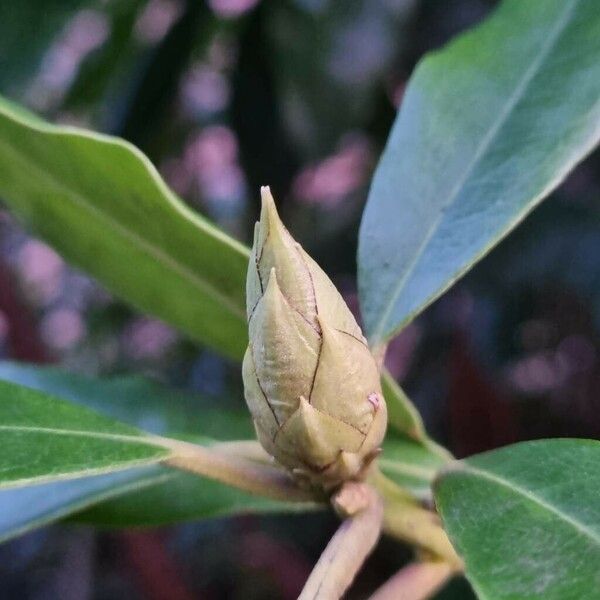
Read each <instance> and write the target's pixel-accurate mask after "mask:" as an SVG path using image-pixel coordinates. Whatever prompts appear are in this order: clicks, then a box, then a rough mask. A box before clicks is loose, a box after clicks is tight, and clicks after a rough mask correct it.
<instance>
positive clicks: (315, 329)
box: [243, 188, 387, 489]
mask: <svg viewBox="0 0 600 600" xmlns="http://www.w3.org/2000/svg"><path fill="white" fill-rule="evenodd" d="M261 192H262V211H261V215H260V222H259V223H257V224H256V226H255V230H254V244H253V247H252V255H251V258H250V263H249V266H248V278H247V284H246V295H247V297H246V301H247V311H248V326H249V337H250V343H249V345H248V349H247V351H246V355H245V357H244V364H243V377H244V388H245V397H246V402H247V403H248V407H249V409H250V412H251V413H252V417H253V420H254V424H255V427H256V432H257V435H258V438H259V440H260V442H261V444H262V446H263V447H264V448H265V450H266V451H267V452H268V453H269V454H271V455H272V456H273V457H274V458H275V459H276V460H277V462H279V463H280V464H281V465H282V466H284V467H286V468H287V469H289V470H290V471H291V472H292V474H293V475H294V476H295V477H296V478H297V479H298V480H299V481H300V482H303V483H307V484H309V485H313V486H320V487H324V488H326V489H331V488H333V487H336V486H337V485H339V484H340V483H342V482H343V481H345V480H348V479H360V478H361V477H363V476H364V474H365V471H366V467H367V466H368V465H369V464H370V462H371V461H372V460H373V458H374V457H375V456H376V455H377V453H378V452H379V446H380V444H381V442H382V440H383V437H384V435H385V428H386V424H387V411H386V406H385V401H384V399H383V394H382V392H381V386H380V381H379V371H378V369H377V365H376V363H375V360H374V358H373V356H372V355H371V352H370V350H369V347H368V345H367V342H366V340H365V338H364V337H363V335H362V332H361V330H360V327H359V326H358V324H357V323H356V320H355V319H354V316H353V315H352V313H351V312H350V310H349V309H348V307H347V306H346V303H345V302H344V300H343V298H342V297H341V295H340V293H339V292H338V291H337V289H336V288H335V286H334V285H333V283H332V282H331V280H330V279H329V277H327V275H326V274H325V273H324V272H323V270H322V269H321V268H320V267H319V266H318V265H317V263H316V262H315V261H314V260H312V258H311V257H310V256H309V255H308V254H307V253H306V252H305V251H304V250H303V249H302V247H301V246H300V245H299V244H298V243H297V242H296V241H295V240H294V239H293V238H292V236H291V235H290V233H289V232H288V231H287V229H286V228H285V227H284V226H283V224H282V222H281V220H280V219H279V216H278V214H277V210H276V209H275V204H274V202H273V198H272V196H271V193H270V191H269V188H262V190H261Z"/></svg>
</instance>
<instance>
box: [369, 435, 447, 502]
mask: <svg viewBox="0 0 600 600" xmlns="http://www.w3.org/2000/svg"><path fill="white" fill-rule="evenodd" d="M443 452H444V451H443V450H442V449H440V451H436V449H435V447H433V448H432V447H429V446H426V445H423V444H422V443H419V442H415V441H414V440H410V439H408V438H406V437H402V436H399V435H397V434H396V433H394V432H393V431H391V432H389V433H388V435H387V436H386V438H385V441H384V443H383V454H382V455H381V457H380V458H379V466H380V468H381V470H382V471H383V472H384V473H385V475H387V476H388V477H389V478H390V479H391V480H392V481H394V482H395V483H396V484H398V485H399V486H400V487H402V488H404V489H406V490H408V491H409V492H410V493H411V494H413V495H414V496H415V497H417V498H418V499H420V500H431V484H432V483H433V480H434V479H435V476H436V475H437V474H438V473H439V471H440V470H441V469H442V468H443V467H444V466H445V465H447V464H448V461H449V460H450V459H449V458H448V457H447V456H445V455H444V454H443Z"/></svg>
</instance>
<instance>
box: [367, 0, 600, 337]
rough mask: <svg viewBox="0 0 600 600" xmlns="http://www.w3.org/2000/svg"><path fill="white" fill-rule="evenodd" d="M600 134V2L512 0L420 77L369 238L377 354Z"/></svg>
mask: <svg viewBox="0 0 600 600" xmlns="http://www.w3.org/2000/svg"><path fill="white" fill-rule="evenodd" d="M599 137H600V10H599V9H598V3H597V2H596V0H530V1H528V2H523V1H522V0H505V1H504V2H503V3H502V4H501V5H500V7H499V8H498V9H497V10H496V11H495V12H494V14H493V15H492V16H491V17H490V18H489V19H488V20H487V21H486V22H484V23H483V24H482V25H481V26H479V27H477V28H476V29H474V30H473V31H471V32H469V33H467V34H465V35H463V36H461V37H459V38H458V39H457V40H455V41H454V42H452V43H450V44H449V45H448V46H447V47H446V48H444V49H443V50H441V51H439V52H435V53H433V54H431V55H429V56H428V57H426V58H425V59H424V60H423V61H422V62H421V63H420V64H419V66H418V67H417V69H416V71H415V73H414V75H413V77H412V78H411V81H410V83H409V85H408V88H407V91H406V94H405V96H404V99H403V102H402V106H401V109H400V112H399V114H398V117H397V119H396V123H395V125H394V127H393V129H392V132H391V134H390V137H389V140H388V143H387V147H386V149H385V151H384V153H383V156H382V158H381V161H380V163H379V166H378V168H377V172H376V174H375V178H374V180H373V184H372V187H371V191H370V194H369V199H368V202H367V206H366V209H365V212H364V216H363V221H362V224H361V228H360V238H359V252H358V264H359V291H360V298H361V306H362V311H363V317H364V321H365V324H366V329H367V332H368V336H369V339H370V341H371V343H372V344H374V345H376V344H379V343H381V342H382V341H384V340H386V339H388V338H389V337H391V336H392V335H393V334H394V333H395V332H397V331H398V330H399V329H400V328H401V327H402V326H403V325H404V324H406V323H407V322H408V321H410V320H411V319H412V318H414V316H415V315H416V314H417V313H419V312H420V311H422V310H423V309H424V308H425V307H426V306H427V305H428V304H430V303H431V302H433V300H435V299H436V298H437V297H438V296H440V294H442V293H443V292H444V291H445V290H446V289H447V288H448V287H450V286H451V285H452V284H453V283H454V282H455V281H456V280H457V279H458V278H459V277H461V276H462V275H463V274H464V273H465V272H466V271H467V270H468V269H469V268H471V266H472V265H473V264H474V263H475V262H477V260H479V259H480V258H481V257H482V256H483V255H485V254H486V253H487V252H488V251H489V250H490V249H491V248H492V247H493V246H494V245H495V244H496V243H498V241H499V240H500V239H501V238H502V237H504V236H505V235H506V234H507V233H508V232H509V231H510V230H511V229H512V228H514V227H515V226H516V225H517V224H518V223H519V221H521V219H523V218H524V217H525V215H526V214H527V213H528V212H529V211H530V210H531V209H532V208H533V207H534V206H535V205H536V204H537V203H538V202H539V201H540V200H542V199H543V198H544V197H545V196H547V195H548V193H550V192H551V191H552V189H553V188H555V187H556V186H557V185H558V184H559V183H560V182H561V181H562V180H563V179H564V177H565V176H566V175H567V173H568V172H569V171H570V170H571V169H572V168H573V167H574V166H575V164H576V163H577V162H579V161H580V160H581V159H582V158H583V157H584V156H585V155H586V154H587V153H588V152H590V150H591V149H592V148H593V147H594V146H595V145H596V144H597V142H598V139H599Z"/></svg>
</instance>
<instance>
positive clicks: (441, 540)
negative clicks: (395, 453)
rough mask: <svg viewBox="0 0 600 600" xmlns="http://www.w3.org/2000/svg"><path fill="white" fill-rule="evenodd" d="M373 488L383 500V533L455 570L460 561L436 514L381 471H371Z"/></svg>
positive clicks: (459, 565) (460, 567)
mask: <svg viewBox="0 0 600 600" xmlns="http://www.w3.org/2000/svg"><path fill="white" fill-rule="evenodd" d="M371 482H372V484H373V485H374V486H375V487H376V488H377V490H378V491H379V493H380V494H381V496H382V498H383V505H384V516H383V530H384V531H385V533H387V534H389V535H391V536H393V537H396V538H398V539H400V540H402V541H404V542H407V543H409V544H411V545H413V546H417V547H419V548H420V549H421V550H422V551H424V552H426V553H428V554H429V555H431V558H434V559H438V560H440V559H443V560H445V561H446V562H448V563H449V564H450V565H452V566H453V567H455V568H457V569H462V566H463V565H462V560H461V559H460V558H459V557H458V555H457V554H456V552H455V550H454V548H453V547H452V544H451V543H450V540H449V539H448V536H447V535H446V532H445V531H444V529H443V528H442V525H441V522H440V518H439V516H438V515H437V513H435V512H433V511H431V510H428V509H426V508H423V507H422V506H420V505H419V504H418V503H417V501H416V500H415V499H414V498H413V497H412V496H411V495H410V494H408V492H405V491H404V490H402V488H399V487H398V486H397V485H396V484H394V483H393V482H392V481H390V480H389V479H388V478H387V477H385V475H383V474H382V473H381V472H380V471H374V472H373V475H372V476H371Z"/></svg>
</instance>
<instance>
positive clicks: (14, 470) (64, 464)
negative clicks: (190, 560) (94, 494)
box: [0, 381, 169, 488]
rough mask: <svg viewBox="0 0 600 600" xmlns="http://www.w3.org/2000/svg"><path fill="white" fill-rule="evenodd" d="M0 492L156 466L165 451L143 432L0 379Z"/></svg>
mask: <svg viewBox="0 0 600 600" xmlns="http://www.w3.org/2000/svg"><path fill="white" fill-rule="evenodd" d="M0 435H1V439H2V453H0V488H2V487H10V486H12V487H14V486H23V485H29V484H32V483H41V482H43V481H55V480H59V479H72V478H74V477H82V476H85V475H93V474H99V473H107V472H112V471H120V470H123V469H126V468H128V467H132V466H136V465H142V464H149V463H156V462H158V461H160V460H162V459H164V458H166V457H167V456H168V455H169V451H168V450H167V449H165V448H164V447H161V446H160V445H158V444H157V442H155V441H154V440H153V439H152V438H151V437H150V436H147V435H146V434H144V433H143V432H141V431H139V430H138V429H135V428H133V427H130V426H128V425H124V424H121V423H119V422H117V421H113V420H112V419H108V418H106V417H104V416H102V415H99V414H97V413H95V412H92V411H90V410H88V409H86V408H82V407H79V406H74V405H72V404H70V403H68V402H64V401H62V400H59V399H58V398H55V397H54V396H50V395H48V394H45V393H42V392H38V391H36V390H33V389H30V388H25V387H22V386H20V385H16V384H13V383H9V382H7V381H0Z"/></svg>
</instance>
